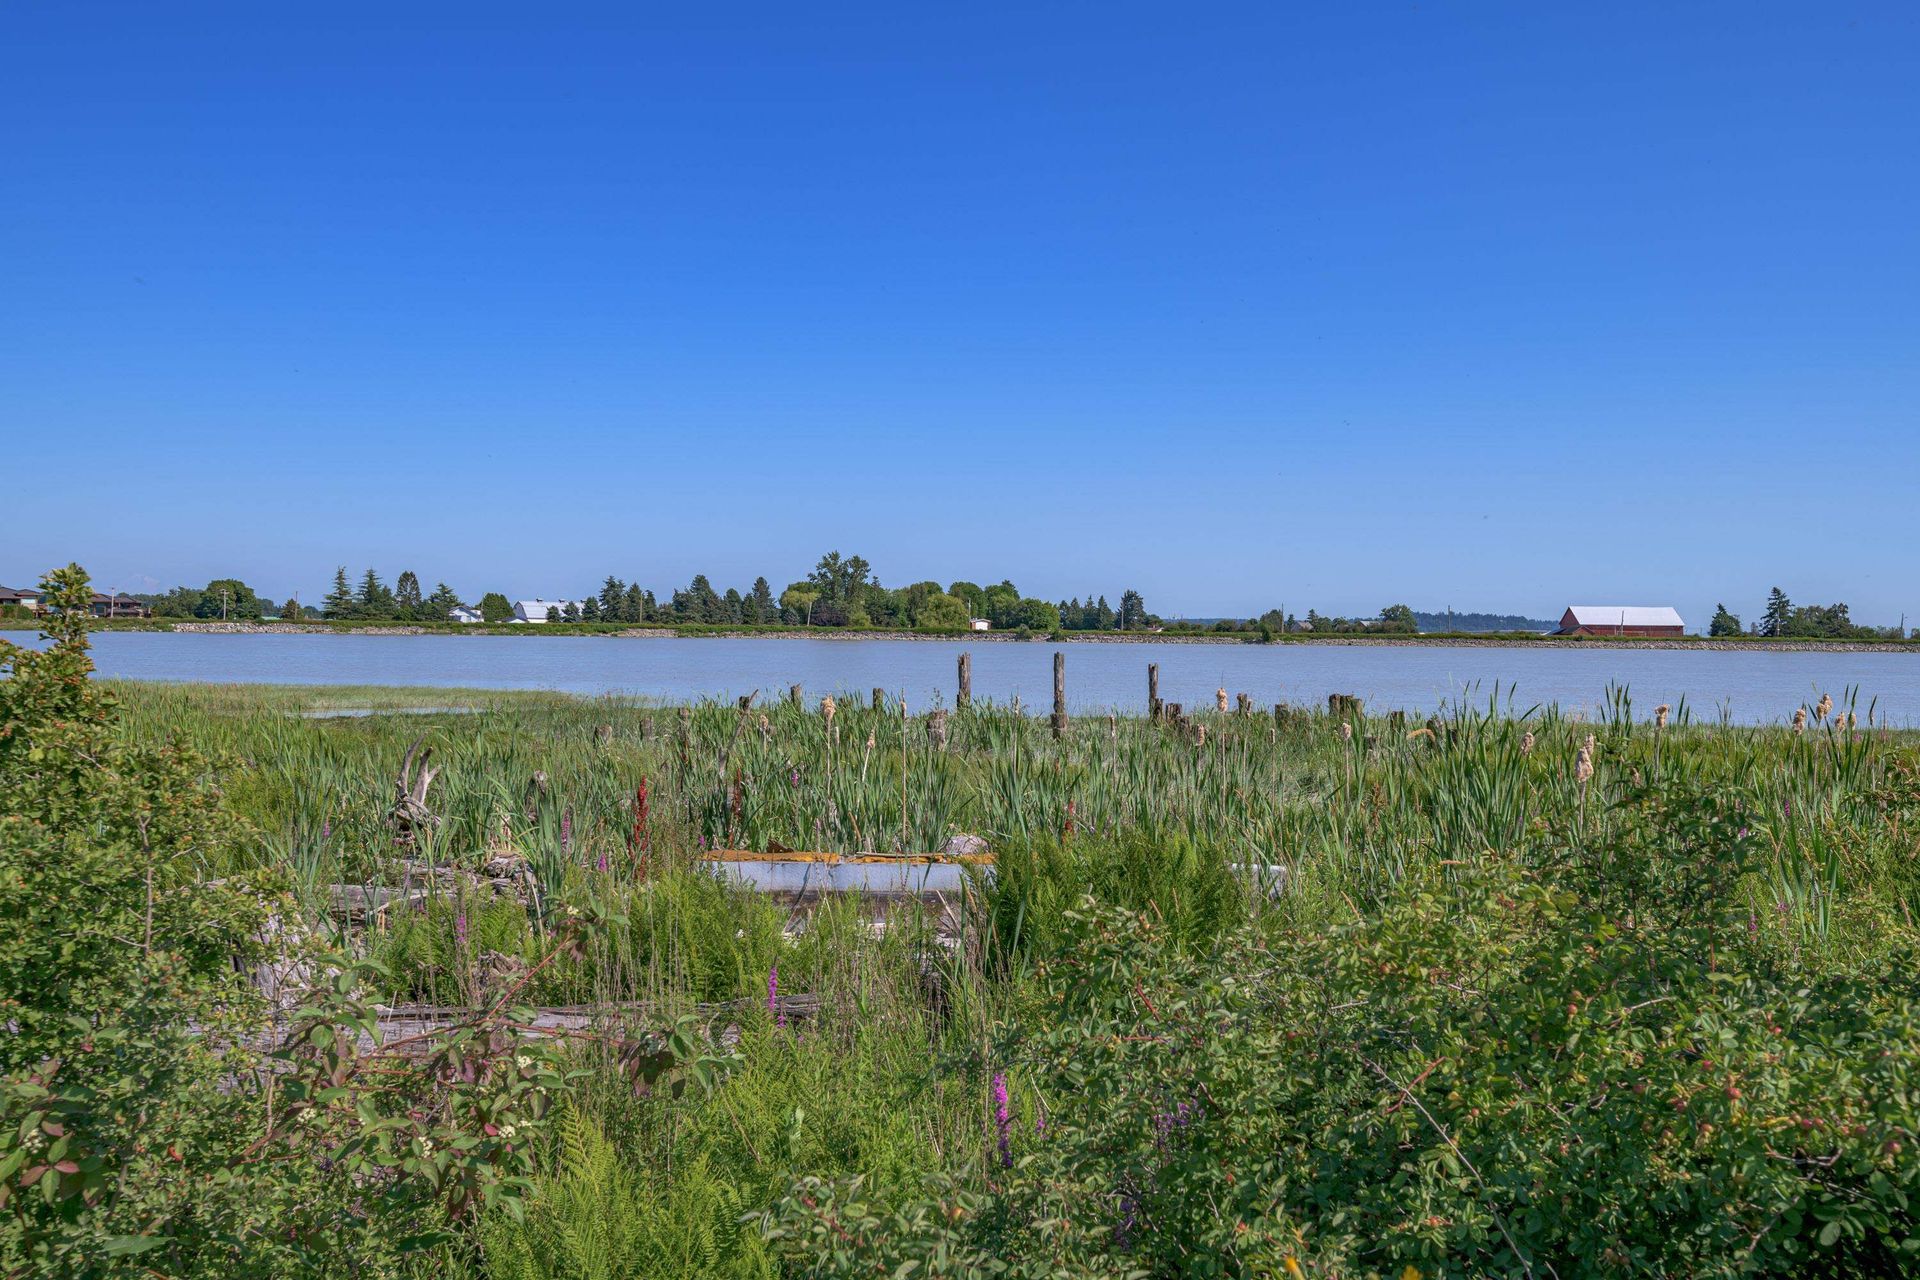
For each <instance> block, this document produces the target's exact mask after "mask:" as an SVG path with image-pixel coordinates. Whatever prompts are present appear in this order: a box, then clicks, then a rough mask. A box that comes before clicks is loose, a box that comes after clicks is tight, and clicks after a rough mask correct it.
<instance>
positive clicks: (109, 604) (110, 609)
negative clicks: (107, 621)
mask: <svg viewBox="0 0 1920 1280" xmlns="http://www.w3.org/2000/svg"><path fill="white" fill-rule="evenodd" d="M90 608H91V609H92V612H93V616H94V617H96V618H144V617H146V616H147V606H145V605H143V604H141V603H140V602H139V601H138V600H135V599H134V598H133V597H132V596H123V595H121V594H120V593H119V592H118V591H116V592H114V593H113V594H112V595H106V594H104V593H102V592H99V591H96V592H94V593H93V603H92V605H91V606H90Z"/></svg>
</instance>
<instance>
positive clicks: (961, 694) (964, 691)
mask: <svg viewBox="0 0 1920 1280" xmlns="http://www.w3.org/2000/svg"><path fill="white" fill-rule="evenodd" d="M953 705H954V706H955V707H958V708H960V709H961V710H965V709H966V708H968V707H970V706H972V705H973V655H972V654H970V653H964V652H963V653H962V654H961V655H960V688H959V690H958V692H956V693H955V694H954V695H953Z"/></svg>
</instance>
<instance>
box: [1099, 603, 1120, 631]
mask: <svg viewBox="0 0 1920 1280" xmlns="http://www.w3.org/2000/svg"><path fill="white" fill-rule="evenodd" d="M1116 625H1118V617H1117V615H1116V614H1115V613H1114V611H1113V606H1112V605H1110V604H1108V603H1107V598H1106V597H1105V596H1101V597H1100V599H1099V600H1097V601H1095V602H1094V606H1093V626H1094V629H1095V630H1096V631H1111V630H1113V629H1114V627H1115V626H1116Z"/></svg>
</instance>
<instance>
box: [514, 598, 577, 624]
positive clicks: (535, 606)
mask: <svg viewBox="0 0 1920 1280" xmlns="http://www.w3.org/2000/svg"><path fill="white" fill-rule="evenodd" d="M569 604H574V607H575V608H578V607H579V606H578V604H576V603H575V602H573V601H569V600H515V601H514V602H513V620H514V621H515V622H545V621H546V620H547V614H548V612H549V611H551V612H553V613H556V614H565V613H566V611H567V606H568V605H569Z"/></svg>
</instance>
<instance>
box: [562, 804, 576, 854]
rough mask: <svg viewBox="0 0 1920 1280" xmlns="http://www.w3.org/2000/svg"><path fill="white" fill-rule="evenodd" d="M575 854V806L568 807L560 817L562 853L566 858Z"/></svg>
mask: <svg viewBox="0 0 1920 1280" xmlns="http://www.w3.org/2000/svg"><path fill="white" fill-rule="evenodd" d="M572 852H573V806H572V805H568V806H567V810H566V812H565V813H562V814H561V815H560V853H561V856H562V857H564V856H566V855H568V854H570V853H572Z"/></svg>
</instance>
